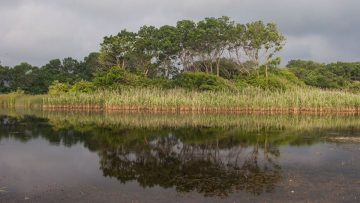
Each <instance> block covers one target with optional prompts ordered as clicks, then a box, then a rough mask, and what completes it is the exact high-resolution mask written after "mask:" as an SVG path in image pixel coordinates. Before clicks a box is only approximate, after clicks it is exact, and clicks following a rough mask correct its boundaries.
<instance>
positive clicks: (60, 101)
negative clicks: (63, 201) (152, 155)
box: [44, 88, 360, 112]
mask: <svg viewBox="0 0 360 203" xmlns="http://www.w3.org/2000/svg"><path fill="white" fill-rule="evenodd" d="M44 105H45V106H46V107H63V108H85V109H92V108H94V107H95V108H101V109H105V110H150V111H163V110H164V111H202V112H203V111H215V112H217V111H307V110H309V111H319V112H322V111H349V112H352V111H358V109H359V107H360V95H357V94H353V93H348V92H341V91H330V90H328V91H325V90H319V89H296V90H291V91H290V90H288V91H266V90H262V89H258V88H246V89H243V90H239V91H205V92H198V91H186V90H182V89H172V90H160V89H144V88H142V89H126V90H122V91H117V92H109V91H101V92H95V93H92V94H83V93H75V94H66V95H60V96H49V97H46V98H45V99H44Z"/></svg>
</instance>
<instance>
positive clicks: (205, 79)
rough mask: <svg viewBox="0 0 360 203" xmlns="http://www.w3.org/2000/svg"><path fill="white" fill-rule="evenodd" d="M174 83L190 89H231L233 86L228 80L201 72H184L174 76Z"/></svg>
mask: <svg viewBox="0 0 360 203" xmlns="http://www.w3.org/2000/svg"><path fill="white" fill-rule="evenodd" d="M174 83H175V85H176V86H177V87H181V88H185V89H192V90H225V89H233V86H232V84H231V83H230V82H229V81H227V80H225V79H223V78H221V77H218V76H215V75H212V74H207V73H202V72H184V73H182V74H180V75H178V76H177V77H176V78H175V80H174Z"/></svg>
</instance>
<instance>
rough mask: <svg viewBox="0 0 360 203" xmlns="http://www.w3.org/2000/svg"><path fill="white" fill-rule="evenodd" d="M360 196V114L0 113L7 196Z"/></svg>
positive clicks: (1, 172) (1, 173) (2, 191)
mask: <svg viewBox="0 0 360 203" xmlns="http://www.w3.org/2000/svg"><path fill="white" fill-rule="evenodd" d="M64 201H66V202H289V201H291V202H360V117H357V116H344V115H327V116H324V115H323V116H309V115H307V116H305V115H303V116H300V115H298V116H290V115H281V116H280V115H277V116H276V115H273V116H265V115H224V114H223V115H215V114H214V115H165V114H158V115H151V114H105V113H92V114H90V113H56V112H2V113H0V202H64Z"/></svg>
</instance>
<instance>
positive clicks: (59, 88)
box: [48, 80, 71, 95]
mask: <svg viewBox="0 0 360 203" xmlns="http://www.w3.org/2000/svg"><path fill="white" fill-rule="evenodd" d="M70 88H71V85H69V84H68V83H61V82H59V81H57V80H55V81H54V82H53V83H52V84H51V85H50V86H49V91H48V93H49V94H51V95H60V94H65V93H67V92H69V90H70Z"/></svg>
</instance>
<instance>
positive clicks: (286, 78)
mask: <svg viewBox="0 0 360 203" xmlns="http://www.w3.org/2000/svg"><path fill="white" fill-rule="evenodd" d="M235 82H236V85H237V87H238V88H241V89H242V88H245V87H248V86H253V87H259V88H262V89H264V90H271V91H279V90H280V91H284V90H290V89H296V88H299V87H303V86H304V83H303V82H302V81H300V80H299V79H298V78H297V77H296V76H295V75H294V74H293V73H292V72H291V71H290V70H289V69H285V68H281V69H272V70H271V71H270V74H269V75H268V77H266V75H265V73H264V70H261V71H260V74H257V73H252V74H251V75H249V76H240V77H238V78H237V79H236V80H235Z"/></svg>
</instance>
